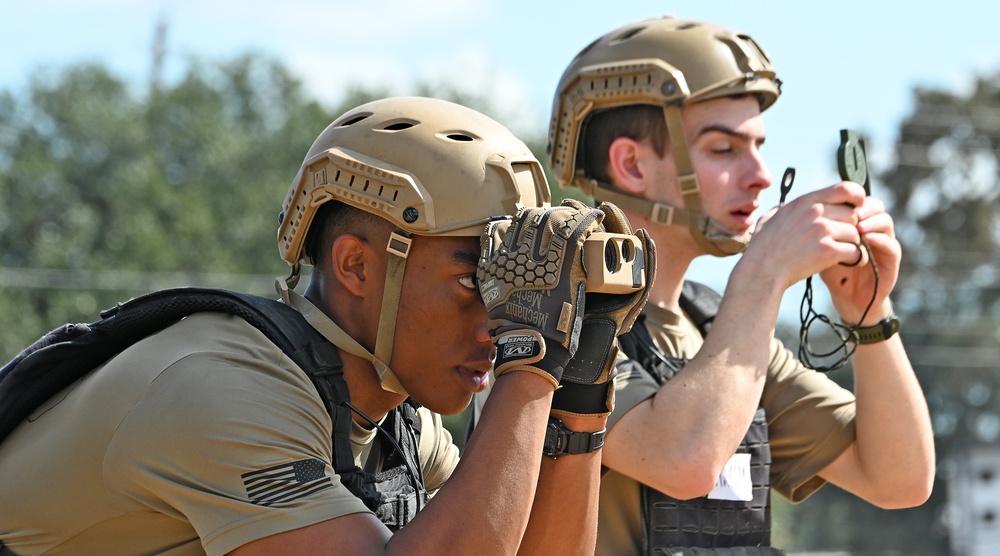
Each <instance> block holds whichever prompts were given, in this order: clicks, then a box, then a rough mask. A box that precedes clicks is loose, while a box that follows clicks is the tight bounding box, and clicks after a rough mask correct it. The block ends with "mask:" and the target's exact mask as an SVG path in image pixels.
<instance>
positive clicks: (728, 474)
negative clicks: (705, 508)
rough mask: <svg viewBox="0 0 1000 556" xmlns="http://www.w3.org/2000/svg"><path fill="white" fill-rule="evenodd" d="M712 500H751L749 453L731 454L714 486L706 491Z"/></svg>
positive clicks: (751, 485)
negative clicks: (709, 490) (710, 490)
mask: <svg viewBox="0 0 1000 556" xmlns="http://www.w3.org/2000/svg"><path fill="white" fill-rule="evenodd" d="M708 497H709V498H711V499H712V500H742V501H744V502H749V501H751V500H753V480H751V479H750V454H733V457H731V458H729V461H728V462H726V467H725V468H723V470H722V474H720V475H719V480H718V482H716V483H715V488H713V489H712V492H709V493H708Z"/></svg>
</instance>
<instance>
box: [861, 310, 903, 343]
mask: <svg viewBox="0 0 1000 556" xmlns="http://www.w3.org/2000/svg"><path fill="white" fill-rule="evenodd" d="M899 327H900V324H899V317H897V316H896V313H889V316H888V317H885V318H884V319H882V320H881V321H879V322H878V324H875V325H873V326H865V327H863V328H858V329H857V334H858V343H859V344H877V343H879V342H883V341H885V340H888V339H889V338H891V337H892V335H893V334H895V333H896V332H899Z"/></svg>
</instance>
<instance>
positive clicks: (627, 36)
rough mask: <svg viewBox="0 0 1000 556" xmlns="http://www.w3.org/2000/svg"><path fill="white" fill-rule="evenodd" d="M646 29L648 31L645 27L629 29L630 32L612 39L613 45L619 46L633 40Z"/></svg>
mask: <svg viewBox="0 0 1000 556" xmlns="http://www.w3.org/2000/svg"><path fill="white" fill-rule="evenodd" d="M645 29H646V28H645V27H636V28H635V29H629V30H628V31H625V32H624V33H622V34H621V35H618V36H617V37H615V38H614V39H612V40H611V44H618V43H622V42H625V41H627V40H629V39H631V38H632V37H634V36H636V35H638V34H639V33H641V32H643V30H645Z"/></svg>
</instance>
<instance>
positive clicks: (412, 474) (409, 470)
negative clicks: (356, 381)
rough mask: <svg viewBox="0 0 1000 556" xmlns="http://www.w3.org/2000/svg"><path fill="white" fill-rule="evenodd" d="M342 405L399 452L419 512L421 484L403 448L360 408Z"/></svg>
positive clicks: (348, 404)
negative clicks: (411, 485)
mask: <svg viewBox="0 0 1000 556" xmlns="http://www.w3.org/2000/svg"><path fill="white" fill-rule="evenodd" d="M344 405H346V406H347V407H349V408H351V411H353V412H355V413H357V414H358V416H360V417H361V418H362V419H364V420H365V421H367V422H368V424H369V425H371V426H372V427H374V428H375V430H377V431H378V432H379V433H381V434H382V436H384V437H386V438H387V439H389V442H390V443H392V447H393V448H395V449H396V451H397V452H399V455H400V458H401V459H402V460H403V465H405V466H406V474H407V475H409V476H410V482H412V483H413V490H414V492H415V493H416V501H417V512H418V513H419V512H420V490H421V484H420V481H418V480H417V472H416V470H415V469H413V467H411V466H410V460H408V459H407V458H406V455H405V454H403V449H402V448H401V447H400V446H399V443H398V442H396V439H395V438H393V436H392V435H391V434H389V431H387V430H385V429H384V428H382V425H379V424H378V423H376V422H375V420H374V419H372V418H371V417H369V416H367V415H365V414H364V413H362V412H361V410H360V409H358V408H356V407H354V406H353V405H351V402H344ZM419 418H420V416H419V415H417V419H419Z"/></svg>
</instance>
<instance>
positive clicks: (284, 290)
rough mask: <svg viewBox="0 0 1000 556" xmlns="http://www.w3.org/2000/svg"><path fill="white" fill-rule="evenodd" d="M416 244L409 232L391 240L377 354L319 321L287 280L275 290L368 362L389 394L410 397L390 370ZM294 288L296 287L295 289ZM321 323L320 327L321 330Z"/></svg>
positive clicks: (339, 344)
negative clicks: (408, 266)
mask: <svg viewBox="0 0 1000 556" xmlns="http://www.w3.org/2000/svg"><path fill="white" fill-rule="evenodd" d="M411 242H412V240H411V239H410V238H408V237H406V235H405V232H402V231H399V230H397V231H395V232H393V233H392V234H391V235H390V236H389V243H388V245H386V248H385V249H386V251H387V252H388V253H389V260H388V268H387V269H386V275H385V290H384V291H383V293H382V310H381V313H380V314H379V321H378V333H377V334H376V336H375V353H374V354H373V353H371V352H370V351H368V350H367V349H366V348H365V347H364V346H362V345H361V344H360V343H359V342H358V341H357V340H355V339H354V338H352V337H351V336H350V335H348V334H347V332H346V331H344V329H343V328H341V327H340V326H338V325H337V324H336V323H334V322H333V321H331V320H329V319H318V318H315V317H316V316H317V314H318V313H319V309H318V308H317V307H316V306H315V305H313V304H312V303H310V302H309V301H308V300H307V299H306V298H304V297H302V296H301V295H299V294H298V293H297V292H295V291H294V290H292V289H289V284H288V281H287V280H282V279H281V278H278V279H276V280H275V288H276V289H277V291H278V294H279V295H280V296H281V299H282V300H283V301H284V302H285V303H287V304H289V305H291V306H292V307H295V308H296V309H297V310H298V311H299V312H300V313H302V314H303V315H304V316H305V317H306V320H308V321H309V322H310V324H312V325H313V326H316V327H317V329H319V330H320V332H322V333H323V334H324V335H325V336H326V337H328V338H330V341H331V342H333V344H334V345H336V346H337V347H339V348H340V349H342V350H344V351H346V352H347V353H350V354H352V355H356V356H358V357H361V358H362V359H366V360H368V361H369V362H371V364H372V365H373V366H374V367H375V372H376V374H378V380H379V384H380V385H381V386H382V389H383V390H385V391H387V392H392V393H395V394H399V395H401V396H409V393H407V391H406V389H405V388H403V385H402V383H400V382H399V378H397V377H396V373H394V372H393V370H392V369H391V368H389V361H390V359H392V346H393V342H394V340H395V336H396V315H397V313H398V312H399V298H400V296H401V293H402V289H403V273H404V272H405V271H406V256H407V254H408V252H409V250H410V243H411ZM292 287H294V286H292ZM317 323H319V324H320V325H319V326H317Z"/></svg>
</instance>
